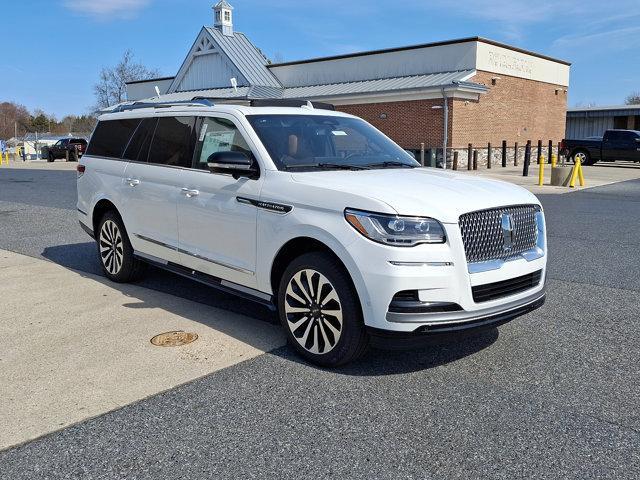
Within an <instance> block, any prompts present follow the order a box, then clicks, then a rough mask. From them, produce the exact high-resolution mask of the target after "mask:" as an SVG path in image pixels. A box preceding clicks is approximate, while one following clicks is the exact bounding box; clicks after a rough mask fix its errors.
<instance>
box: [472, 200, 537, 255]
mask: <svg viewBox="0 0 640 480" xmlns="http://www.w3.org/2000/svg"><path fill="white" fill-rule="evenodd" d="M539 211H540V207H538V206H537V205H519V206H515V207H502V208H492V209H489V210H480V211H478V212H471V213H465V214H464V215H461V216H460V231H461V233H462V241H463V243H464V249H465V252H466V254H467V262H469V263H475V262H484V261H487V260H500V259H502V260H504V259H507V258H509V257H512V256H514V255H518V254H519V253H522V252H526V251H527V250H531V249H532V248H534V247H535V245H536V240H537V238H536V237H537V233H538V232H537V229H536V213H537V212H539ZM505 213H506V214H509V215H511V218H512V222H513V234H512V237H511V246H510V248H509V246H505V234H504V231H503V229H502V215H503V214H505Z"/></svg>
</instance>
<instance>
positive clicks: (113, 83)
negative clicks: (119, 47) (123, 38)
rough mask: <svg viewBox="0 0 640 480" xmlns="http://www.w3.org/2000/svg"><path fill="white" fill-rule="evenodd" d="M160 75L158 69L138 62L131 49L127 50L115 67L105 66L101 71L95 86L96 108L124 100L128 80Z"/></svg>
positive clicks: (145, 78)
mask: <svg viewBox="0 0 640 480" xmlns="http://www.w3.org/2000/svg"><path fill="white" fill-rule="evenodd" d="M158 75H159V72H158V70H156V69H150V68H147V67H146V66H144V65H143V64H141V63H136V62H135V61H134V59H133V53H132V52H131V50H127V51H126V52H124V55H123V56H122V60H120V62H119V63H118V64H117V65H116V66H115V67H105V68H103V69H102V70H101V71H100V80H99V81H98V83H96V84H95V85H94V87H93V91H94V93H95V96H96V110H99V109H101V108H106V107H109V106H111V105H115V104H118V103H121V102H124V101H125V100H126V93H127V86H126V83H127V82H131V81H134V80H147V79H150V78H153V77H157V76H158Z"/></svg>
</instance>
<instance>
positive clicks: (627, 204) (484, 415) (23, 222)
mask: <svg viewBox="0 0 640 480" xmlns="http://www.w3.org/2000/svg"><path fill="white" fill-rule="evenodd" d="M591 168H595V167H591ZM630 168H632V167H630ZM638 168H640V167H638ZM588 172H589V170H588V169H587V178H589V173H588ZM539 197H540V198H541V200H542V203H543V205H544V208H545V211H546V215H547V223H548V234H549V249H550V258H549V272H548V292H549V293H548V300H547V303H546V304H545V306H544V307H543V308H542V309H540V310H538V311H536V312H534V313H532V314H529V315H526V316H524V317H521V318H519V319H517V320H515V321H513V322H511V323H509V324H507V325H504V326H502V327H500V328H499V329H497V330H493V331H490V332H488V333H486V334H483V335H482V336H480V337H477V338H474V339H470V340H466V341H464V342H462V343H457V344H447V345H441V346H437V347H429V348H423V349H420V350H414V351H410V352H382V351H371V352H370V353H369V354H368V355H367V356H366V357H365V358H363V359H362V360H360V361H358V362H357V363H354V364H352V365H349V366H346V367H343V368H341V369H337V370H332V371H327V370H322V369H318V368H316V367H314V366H311V365H308V364H305V363H303V362H301V361H300V360H299V359H298V358H297V357H296V356H295V354H294V353H293V351H292V350H290V349H289V348H288V347H286V346H284V347H278V348H275V349H273V350H270V351H267V353H265V354H261V355H258V356H254V357H253V358H251V359H249V360H247V361H244V362H240V363H236V364H234V365H232V366H229V367H228V368H224V369H221V370H219V371H216V372H215V373H212V374H209V375H206V376H204V377H201V378H198V379H195V380H193V381H190V382H188V383H186V384H183V385H180V386H177V387H175V388H172V389H170V390H167V391H165V392H163V393H160V394H157V395H153V396H151V397H149V398H145V399H143V400H141V401H136V402H134V403H130V404H127V405H122V406H121V408H117V409H115V410H113V411H111V412H109V413H106V414H104V415H100V416H97V417H95V418H91V419H88V420H86V421H83V422H81V423H77V424H74V425H72V426H69V427H67V428H64V429H62V430H58V431H52V433H50V434H48V435H46V436H43V437H41V438H39V439H37V440H34V441H31V442H28V443H25V444H21V445H17V446H15V447H13V448H10V449H7V450H5V451H3V452H0V478H3V479H4V478H7V479H20V478H25V479H27V478H28V479H37V478H127V479H131V478H140V479H142V478H149V479H151V478H153V479H158V478H420V479H422V478H460V479H466V478H508V479H512V478H576V479H586V478H612V479H614V478H615V479H620V478H629V479H632V478H634V479H635V478H639V477H640V368H639V367H638V360H639V359H640V346H639V342H638V336H639V325H640V301H639V299H638V295H639V293H640V251H639V249H638V245H640V228H639V226H640V180H637V179H635V180H629V181H625V182H621V183H616V184H612V185H606V186H600V187H596V188H592V189H587V190H582V191H579V192H575V193H571V194H569V195H566V194H564V195H560V194H555V193H553V194H544V193H543V194H540V195H539ZM75 201H76V197H75V172H73V171H70V170H68V169H64V168H60V169H53V170H51V169H40V168H30V169H12V168H5V167H3V169H2V170H0V249H3V250H8V251H11V252H17V253H20V254H23V255H26V256H29V257H33V258H36V259H44V260H46V261H48V262H52V263H54V264H56V265H57V266H61V267H63V268H65V269H69V270H73V271H77V272H82V273H86V274H90V275H99V274H100V267H99V264H98V261H97V258H96V256H95V252H94V248H95V247H94V244H93V243H92V242H91V240H90V239H89V237H87V236H86V234H85V233H84V232H82V230H80V228H79V227H78V224H77V219H76V212H75ZM0 262H2V260H0ZM1 271H2V264H1V263H0V272H1ZM0 278H1V277H0ZM138 287H141V288H143V289H147V290H149V291H152V292H162V293H170V294H172V295H174V296H177V297H180V298H182V299H184V300H187V301H190V302H196V303H198V304H200V305H202V306H203V307H202V308H205V306H206V307H207V308H208V307H212V308H215V309H219V310H223V311H226V312H229V315H236V316H238V321H239V322H242V321H243V318H245V317H246V318H248V319H250V320H251V321H255V320H260V321H263V322H266V323H269V322H274V321H275V318H274V316H273V314H272V313H270V312H269V311H268V310H266V309H263V308H261V307H257V306H255V305H253V304H251V303H248V302H245V301H243V300H240V299H237V298H234V297H231V296H228V295H225V294H222V293H219V292H217V291H215V290H213V289H208V288H203V287H201V286H197V287H196V286H195V284H194V283H192V282H190V281H187V280H183V279H181V278H178V277H176V276H173V275H171V274H168V273H164V272H160V271H156V270H152V271H151V272H150V274H149V275H148V276H147V277H146V279H145V280H144V281H142V282H141V283H140V284H139V285H138ZM39 288H46V287H39ZM112 288H116V289H117V288H118V287H117V286H115V287H112ZM123 288H124V287H123ZM2 290H3V286H2V285H0V305H4V306H6V305H7V304H8V303H7V302H3V300H2V295H3V294H2ZM2 309H4V308H2ZM4 313H5V315H4V316H3V317H1V318H3V321H11V322H20V321H21V317H20V316H19V315H17V314H12V313H11V312H8V313H7V312H6V311H5V312H4ZM3 341H4V342H11V341H12V339H11V338H4V339H3ZM36 353H37V352H34V354H36ZM4 360H6V357H4ZM4 365H6V361H3V354H2V353H0V386H2V385H4V386H3V389H5V388H7V387H6V385H7V384H6V382H7V381H8V376H7V372H3V371H2V369H3V366H4ZM77 368H79V369H82V365H78V366H77ZM156 374H157V375H162V374H163V372H162V371H158V372H156ZM25 401H32V402H33V401H35V402H36V403H37V402H38V399H35V400H34V399H33V398H29V399H25ZM0 428H1V427H0Z"/></svg>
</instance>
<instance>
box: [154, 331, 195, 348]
mask: <svg viewBox="0 0 640 480" xmlns="http://www.w3.org/2000/svg"><path fill="white" fill-rule="evenodd" d="M197 339H198V335H197V334H195V333H189V332H182V331H180V332H167V333H161V334H160V335H156V336H155V337H153V338H152V339H151V343H153V344H154V345H156V346H157V347H180V346H182V345H186V344H188V343H191V342H195V341H196V340H197Z"/></svg>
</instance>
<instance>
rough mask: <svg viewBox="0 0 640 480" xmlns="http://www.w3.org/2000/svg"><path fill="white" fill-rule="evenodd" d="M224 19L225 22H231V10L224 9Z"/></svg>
mask: <svg viewBox="0 0 640 480" xmlns="http://www.w3.org/2000/svg"><path fill="white" fill-rule="evenodd" d="M224 21H225V22H230V21H231V12H230V11H229V10H225V11H224Z"/></svg>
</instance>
